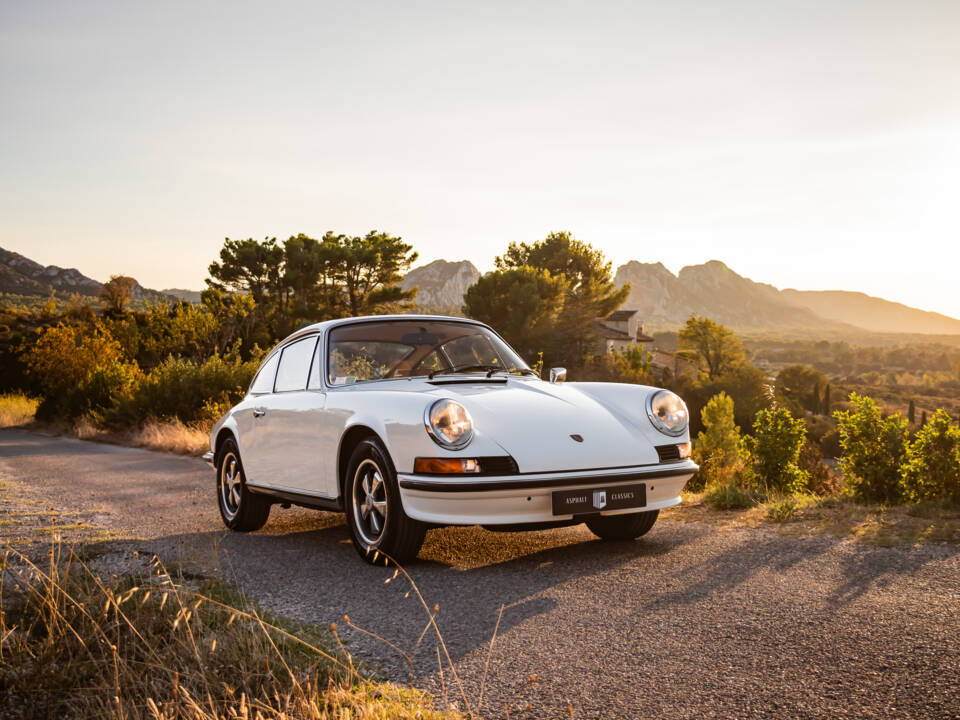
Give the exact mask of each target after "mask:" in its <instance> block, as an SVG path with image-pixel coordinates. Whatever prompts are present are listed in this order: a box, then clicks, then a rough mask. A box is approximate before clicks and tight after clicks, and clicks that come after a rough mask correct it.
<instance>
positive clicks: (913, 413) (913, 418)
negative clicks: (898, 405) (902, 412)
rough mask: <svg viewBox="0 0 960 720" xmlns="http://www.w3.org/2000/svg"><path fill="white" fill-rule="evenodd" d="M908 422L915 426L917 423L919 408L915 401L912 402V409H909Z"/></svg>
mask: <svg viewBox="0 0 960 720" xmlns="http://www.w3.org/2000/svg"><path fill="white" fill-rule="evenodd" d="M907 421H908V422H909V423H910V424H911V425H914V424H915V423H916V422H917V406H916V405H915V404H914V402H913V400H911V401H910V407H908V408H907Z"/></svg>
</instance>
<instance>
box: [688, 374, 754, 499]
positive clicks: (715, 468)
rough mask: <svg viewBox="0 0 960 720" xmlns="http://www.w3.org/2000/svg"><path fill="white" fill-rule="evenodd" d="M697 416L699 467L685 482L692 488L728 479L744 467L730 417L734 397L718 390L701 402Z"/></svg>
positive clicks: (738, 434) (696, 446) (716, 483)
mask: <svg viewBox="0 0 960 720" xmlns="http://www.w3.org/2000/svg"><path fill="white" fill-rule="evenodd" d="M700 418H701V421H702V423H703V432H701V433H700V434H699V435H697V442H696V444H695V447H694V449H693V458H694V460H696V462H697V464H698V465H699V466H700V471H699V472H698V473H697V474H696V475H694V476H693V478H691V480H690V482H689V483H688V484H687V486H688V487H689V488H690V489H691V490H698V489H700V488H703V487H705V486H707V485H722V484H724V483H728V482H731V481H733V480H734V479H735V478H736V476H737V475H738V473H739V472H740V471H741V470H742V469H743V463H742V462H741V452H740V445H741V440H740V428H738V427H737V424H736V423H735V422H734V419H733V399H732V398H731V397H730V396H729V395H727V394H726V393H725V392H720V393H717V394H716V395H714V396H713V397H712V398H710V400H709V401H708V402H707V404H706V405H705V406H704V408H703V410H702V411H701V413H700Z"/></svg>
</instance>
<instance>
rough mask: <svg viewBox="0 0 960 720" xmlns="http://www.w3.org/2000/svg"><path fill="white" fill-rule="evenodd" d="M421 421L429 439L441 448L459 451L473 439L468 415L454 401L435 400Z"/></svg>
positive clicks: (462, 407) (471, 422)
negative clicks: (425, 427)
mask: <svg viewBox="0 0 960 720" xmlns="http://www.w3.org/2000/svg"><path fill="white" fill-rule="evenodd" d="M423 421H424V424H425V425H426V426H427V432H428V433H430V437H432V438H433V439H434V442H436V443H437V444H438V445H440V446H442V447H445V448H450V449H451V450H459V449H460V448H462V447H465V446H466V445H467V443H469V442H470V441H471V440H472V439H473V420H472V419H471V418H470V413H468V412H467V409H466V408H465V407H464V406H463V405H461V404H460V403H458V402H457V401H456V400H451V399H449V398H443V399H442V400H437V401H436V402H435V403H434V404H433V405H431V406H430V407H428V408H427V412H426V413H425V415H424V418H423Z"/></svg>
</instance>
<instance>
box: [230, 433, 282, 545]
mask: <svg viewBox="0 0 960 720" xmlns="http://www.w3.org/2000/svg"><path fill="white" fill-rule="evenodd" d="M217 505H218V506H219V507H220V517H221V518H223V524H224V525H226V526H227V527H228V528H230V529H231V530H239V531H240V532H251V531H253V530H259V529H260V528H262V527H263V526H264V525H265V524H266V522H267V517H268V516H269V515H270V501H269V500H268V499H267V498H265V497H263V496H262V495H257V494H256V493H253V492H250V490H249V489H248V488H247V480H246V476H245V475H244V474H243V463H241V462H240V451H239V450H238V449H237V443H236V442H235V441H234V440H232V439H230V440H226V441H224V443H223V446H222V447H221V448H220V452H219V457H218V459H217Z"/></svg>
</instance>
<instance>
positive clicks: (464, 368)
mask: <svg viewBox="0 0 960 720" xmlns="http://www.w3.org/2000/svg"><path fill="white" fill-rule="evenodd" d="M484 371H486V373H487V377H493V374H494V373H497V372H505V373H515V372H519V373H521V374H527V373H528V374H530V375H536V373H535V372H534V371H533V370H531V369H529V368H513V369H512V370H507V369H506V368H505V367H503V366H501V365H457V366H455V367H452V368H441V369H439V370H433V371H432V372H431V373H430V374H429V375H428V376H427V378H428V379H430V380H433V378H434V376H435V375H446V374H456V373H463V372H484Z"/></svg>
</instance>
